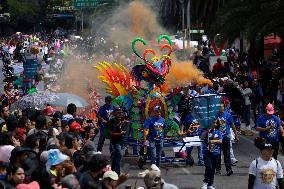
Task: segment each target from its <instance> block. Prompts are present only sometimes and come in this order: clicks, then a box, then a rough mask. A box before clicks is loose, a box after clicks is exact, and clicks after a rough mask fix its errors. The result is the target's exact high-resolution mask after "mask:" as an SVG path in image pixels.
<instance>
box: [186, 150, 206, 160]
mask: <svg viewBox="0 0 284 189" xmlns="http://www.w3.org/2000/svg"><path fill="white" fill-rule="evenodd" d="M192 149H193V147H187V148H186V154H187V157H189V156H190V155H191V152H192ZM197 150H198V164H204V161H203V150H202V146H197Z"/></svg>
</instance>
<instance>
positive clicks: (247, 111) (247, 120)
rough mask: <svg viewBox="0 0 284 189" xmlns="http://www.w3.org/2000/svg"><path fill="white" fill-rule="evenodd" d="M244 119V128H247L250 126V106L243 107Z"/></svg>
mask: <svg viewBox="0 0 284 189" xmlns="http://www.w3.org/2000/svg"><path fill="white" fill-rule="evenodd" d="M244 118H245V123H246V126H249V125H250V104H249V105H245V109H244Z"/></svg>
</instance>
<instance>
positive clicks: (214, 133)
mask: <svg viewBox="0 0 284 189" xmlns="http://www.w3.org/2000/svg"><path fill="white" fill-rule="evenodd" d="M208 139H209V140H222V139H223V136H222V133H221V131H220V130H219V129H210V130H209V132H208V134H207V136H206V138H205V139H204V141H203V142H202V150H203V153H204V154H208V153H213V154H214V155H219V154H220V153H221V151H220V144H217V143H211V144H210V145H209V144H208Z"/></svg>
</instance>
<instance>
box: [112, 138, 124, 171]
mask: <svg viewBox="0 0 284 189" xmlns="http://www.w3.org/2000/svg"><path fill="white" fill-rule="evenodd" d="M112 146H113V148H114V153H113V156H112V163H111V169H112V170H113V171H115V172H116V173H117V174H118V175H120V162H121V159H122V144H112Z"/></svg>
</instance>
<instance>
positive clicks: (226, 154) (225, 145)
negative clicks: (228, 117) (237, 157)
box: [216, 136, 232, 171]
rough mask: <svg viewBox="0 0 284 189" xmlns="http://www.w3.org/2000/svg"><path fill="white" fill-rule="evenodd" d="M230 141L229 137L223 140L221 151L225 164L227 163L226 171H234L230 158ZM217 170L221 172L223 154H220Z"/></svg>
mask: <svg viewBox="0 0 284 189" xmlns="http://www.w3.org/2000/svg"><path fill="white" fill-rule="evenodd" d="M230 140H231V139H230V138H229V136H225V137H224V138H223V140H222V144H221V145H220V147H221V150H222V151H223V155H224V162H225V167H226V171H230V170H232V166H231V157H230V146H231V144H230ZM216 170H217V171H221V153H220V155H219V158H218V163H217V166H216Z"/></svg>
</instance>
